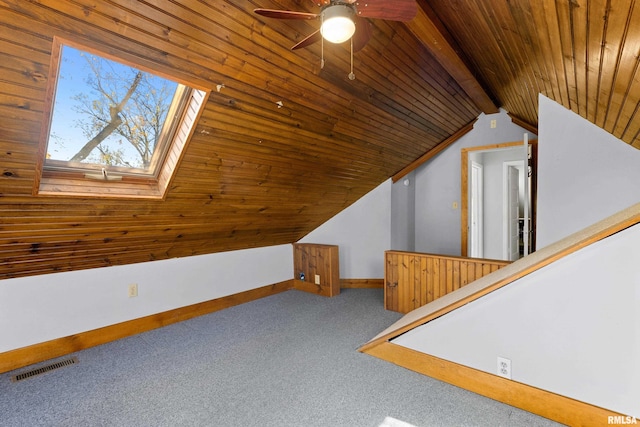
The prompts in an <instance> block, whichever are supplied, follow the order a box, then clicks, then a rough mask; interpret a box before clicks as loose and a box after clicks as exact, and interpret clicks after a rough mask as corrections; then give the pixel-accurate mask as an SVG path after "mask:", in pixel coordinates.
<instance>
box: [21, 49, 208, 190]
mask: <svg viewBox="0 0 640 427" xmlns="http://www.w3.org/2000/svg"><path fill="white" fill-rule="evenodd" d="M64 46H68V47H72V48H74V49H77V50H80V51H82V52H86V53H88V54H92V55H97V56H100V57H102V58H105V59H107V60H110V61H115V62H118V63H120V64H123V65H125V66H130V67H132V68H134V69H137V70H140V71H143V72H145V73H150V74H153V75H155V76H158V77H161V78H165V79H168V80H171V81H173V82H175V83H177V84H178V89H177V90H176V93H175V95H174V99H173V101H172V104H171V106H170V109H169V111H168V112H167V115H166V118H165V124H164V125H163V127H162V133H161V136H160V138H166V141H165V143H164V144H163V146H161V147H160V148H159V149H160V150H161V152H158V153H154V155H153V156H152V164H151V165H150V167H149V171H146V170H144V169H141V168H128V167H119V166H102V165H96V164H89V163H82V162H70V161H64V160H53V159H46V156H47V148H48V143H49V137H50V130H51V121H52V118H53V112H54V111H53V110H54V106H55V95H56V91H57V81H58V78H59V71H60V61H61V60H62V49H63V47H64ZM106 50H107V49H102V48H100V47H98V46H95V45H92V44H91V43H77V42H74V41H71V40H68V39H63V38H60V37H54V39H53V44H52V53H51V64H50V72H49V84H48V87H47V97H46V105H45V111H44V120H43V127H42V130H41V135H40V146H39V153H38V160H37V164H36V179H35V182H34V189H33V194H34V195H64V196H80V197H116V198H164V197H165V195H166V190H167V188H168V186H169V182H170V181H171V180H172V178H173V175H174V172H175V169H176V167H177V165H178V163H179V161H180V159H181V158H182V154H183V152H184V149H185V147H186V144H187V143H188V141H189V139H190V138H191V136H192V134H193V132H194V131H195V127H196V123H197V121H198V119H199V117H200V115H201V114H202V112H203V110H204V106H205V104H206V101H207V99H208V97H209V94H210V90H209V89H206V88H204V87H203V86H202V85H200V84H196V83H193V82H191V81H186V80H185V79H183V78H180V77H177V76H175V75H169V74H167V73H163V72H158V71H156V70H152V69H150V68H149V67H146V66H144V65H142V64H140V63H138V62H136V61H131V60H126V59H124V58H125V57H131V55H126V54H124V52H120V53H121V55H119V54H118V52H117V51H115V50H114V49H113V48H109V49H108V50H109V53H108V52H106ZM113 52H116V53H115V54H114V53H113ZM178 92H180V93H178ZM170 119H171V122H170V123H169V120H170Z"/></svg>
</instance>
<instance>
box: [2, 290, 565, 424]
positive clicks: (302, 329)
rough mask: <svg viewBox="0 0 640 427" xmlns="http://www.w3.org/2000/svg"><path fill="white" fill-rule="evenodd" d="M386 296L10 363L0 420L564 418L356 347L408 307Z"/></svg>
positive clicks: (234, 312) (297, 301)
mask: <svg viewBox="0 0 640 427" xmlns="http://www.w3.org/2000/svg"><path fill="white" fill-rule="evenodd" d="M382 298H383V294H382V290H381V289H343V290H342V293H341V294H340V295H339V296H337V297H334V298H323V297H319V296H316V295H312V294H308V293H304V292H299V291H288V292H285V293H282V294H278V295H274V296H271V297H268V298H264V299H261V300H258V301H253V302H251V303H247V304H243V305H241V306H237V307H233V308H229V309H226V310H223V311H219V312H216V313H212V314H209V315H206V316H202V317H199V318H196V319H192V320H189V321H186V322H182V323H178V324H174V325H171V326H168V327H165V328H162V329H158V330H154V331H151V332H147V333H143V334H139V335H137V336H134V337H130V338H127V339H123V340H119V341H116V342H113V343H109V344H105V345H102V346H99V347H96V348H92V349H88V350H84V351H82V352H79V353H76V354H75V355H76V356H77V357H78V359H79V363H78V364H76V365H71V366H67V367H64V368H61V369H58V370H55V371H51V372H48V373H46V374H43V375H40V376H36V377H32V378H29V379H26V380H23V381H20V382H17V383H12V382H11V381H10V378H11V376H13V375H15V374H16V373H20V372H23V371H25V370H27V369H21V370H18V371H15V372H9V373H6V374H3V375H0V425H2V426H137V427H140V426H242V427H245V426H247V427H250V426H261V427H267V426H278V427H285V426H305V427H306V426H309V427H310V426H364V427H378V426H381V425H389V426H391V425H398V426H405V425H407V424H404V423H409V424H410V425H414V426H425V427H426V426H527V427H531V426H554V425H558V424H556V423H553V422H551V421H549V420H546V419H544V418H540V417H537V416H535V415H533V414H530V413H528V412H525V411H522V410H519V409H516V408H513V407H511V406H508V405H504V404H502V403H498V402H495V401H493V400H491V399H487V398H485V397H482V396H479V395H476V394H474V393H471V392H468V391H465V390H462V389H459V388H457V387H454V386H451V385H449V384H445V383H442V382H440V381H437V380H434V379H432V378H429V377H426V376H423V375H420V374H417V373H414V372H412V371H409V370H406V369H404V368H400V367H397V366H395V365H393V364H390V363H388V362H384V361H381V360H378V359H376V358H374V357H371V356H368V355H365V354H362V353H359V352H358V351H357V348H358V347H359V346H360V345H361V344H363V343H364V342H366V341H367V340H369V339H370V338H371V337H373V336H375V335H376V334H377V333H379V332H380V331H382V330H383V329H385V328H386V327H388V326H389V325H390V324H392V323H393V322H394V321H396V320H397V319H398V318H399V317H400V315H399V314H397V313H393V312H388V311H385V310H384V309H383V305H382ZM48 363H50V362H47V363H43V364H42V365H44V364H48ZM388 417H389V418H388ZM385 419H386V420H387V421H386V422H385ZM394 420H399V421H401V422H403V423H400V422H394Z"/></svg>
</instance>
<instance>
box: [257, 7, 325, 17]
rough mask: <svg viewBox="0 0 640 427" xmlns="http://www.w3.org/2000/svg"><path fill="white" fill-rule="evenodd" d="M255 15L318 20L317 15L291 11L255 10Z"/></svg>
mask: <svg viewBox="0 0 640 427" xmlns="http://www.w3.org/2000/svg"><path fill="white" fill-rule="evenodd" d="M253 12H254V13H257V14H258V15H262V16H266V17H267V18H276V19H318V17H319V16H320V15H318V14H317V13H307V12H293V11H291V10H274V9H253Z"/></svg>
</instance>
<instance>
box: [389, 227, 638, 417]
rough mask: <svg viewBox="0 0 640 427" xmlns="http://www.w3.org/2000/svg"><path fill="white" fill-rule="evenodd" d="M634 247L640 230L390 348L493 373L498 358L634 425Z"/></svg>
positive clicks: (529, 379) (519, 373) (527, 378)
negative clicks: (629, 418)
mask: <svg viewBox="0 0 640 427" xmlns="http://www.w3.org/2000/svg"><path fill="white" fill-rule="evenodd" d="M638 242H640V225H636V226H634V227H633V228H631V229H628V230H625V231H623V232H620V233H618V234H616V235H613V236H612V237H609V238H607V239H605V240H601V241H600V242H597V243H595V244H593V245H591V246H588V247H586V248H585V249H582V250H580V251H578V252H576V253H574V254H572V255H570V256H568V257H565V258H563V259H562V260H561V261H560V262H556V263H554V264H551V265H549V266H547V267H544V268H543V269H541V270H538V271H536V272H534V273H532V274H530V275H528V276H525V277H524V278H522V279H520V280H518V281H517V282H515V283H513V284H511V285H509V286H506V287H504V288H502V289H499V290H497V291H495V292H492V293H490V294H489V295H487V296H485V297H483V298H481V299H480V300H477V301H474V302H472V303H470V304H467V305H465V306H463V307H461V308H459V309H457V310H455V311H453V312H451V313H449V314H447V315H445V316H442V317H440V318H438V319H436V320H433V321H431V322H430V323H428V324H426V325H423V326H422V327H419V328H416V329H414V330H412V331H410V332H408V333H406V334H404V335H402V336H400V337H399V338H397V339H395V340H394V343H395V344H399V345H403V346H405V347H408V348H412V349H415V350H417V351H420V352H423V353H427V354H431V355H434V356H436V357H440V358H443V359H446V360H450V361H453V362H456V363H460V364H462V365H465V366H470V367H472V368H475V369H479V370H482V371H485V372H489V373H492V374H495V373H496V371H497V357H498V356H501V357H505V358H507V359H510V360H511V370H512V379H513V380H514V381H518V382H521V383H524V384H528V385H531V386H534V387H538V388H541V389H543V390H548V391H551V392H554V393H557V394H561V395H564V396H568V397H571V398H574V399H577V400H580V401H583V402H587V403H590V404H593V405H596V406H600V407H603V408H606V409H610V410H613V411H617V412H620V413H622V414H625V415H631V416H635V417H639V418H640V364H639V363H638V361H639V360H640V311H639V310H638V307H640V270H639V269H638V268H637V266H638V265H639V264H640V251H638V250H637V248H638ZM594 422H597V421H596V420H594ZM600 422H601V423H605V420H601V421H600Z"/></svg>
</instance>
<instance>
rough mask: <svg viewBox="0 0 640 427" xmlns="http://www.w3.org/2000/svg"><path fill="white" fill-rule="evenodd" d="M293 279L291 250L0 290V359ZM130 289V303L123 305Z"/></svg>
mask: <svg viewBox="0 0 640 427" xmlns="http://www.w3.org/2000/svg"><path fill="white" fill-rule="evenodd" d="M292 277H293V250H292V247H291V245H279V246H273V247H267V248H258V249H247V250H240V251H233V252H223V253H217V254H211V255H200V256H192V257H185V258H174V259H169V260H163V261H154V262H146V263H140V264H131V265H125V266H116V267H106V268H99V269H91V270H82V271H75V272H65V273H54V274H46V275H42V276H33V277H24V278H17V279H6V280H3V281H2V286H0V352H5V351H8V350H13V349H17V348H21V347H25V346H28V345H31V344H36V343H40V342H45V341H49V340H52V339H56V338H61V337H65V336H68V335H72V334H75V333H79V332H84V331H89V330H92V329H96V328H100V327H103V326H108V325H113V324H116V323H120V322H124V321H127V320H131V319H136V318H139V317H143V316H147V315H150V314H154V313H160V312H163V311H167V310H171V309H174V308H179V307H183V306H186V305H190V304H195V303H199V302H203V301H208V300H211V299H215V298H220V297H224V296H227V295H232V294H235V293H238V292H243V291H246V290H250V289H255V288H259V287H261V286H266V285H270V284H273V283H278V282H282V281H285V280H289V279H291V278H292ZM130 283H137V284H138V297H135V298H128V296H127V290H128V285H129V284H130Z"/></svg>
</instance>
